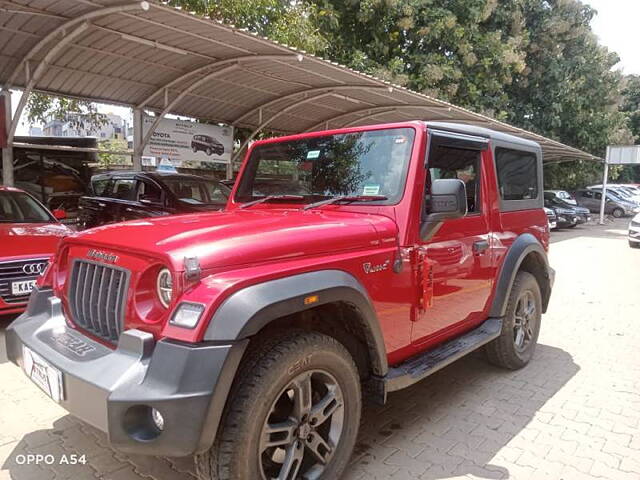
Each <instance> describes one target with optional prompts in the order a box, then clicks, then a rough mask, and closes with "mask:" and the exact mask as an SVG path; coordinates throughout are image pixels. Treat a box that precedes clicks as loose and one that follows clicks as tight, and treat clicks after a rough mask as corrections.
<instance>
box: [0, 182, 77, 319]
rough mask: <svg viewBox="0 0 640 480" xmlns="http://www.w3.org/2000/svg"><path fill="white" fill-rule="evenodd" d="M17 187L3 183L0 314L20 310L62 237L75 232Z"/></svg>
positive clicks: (56, 212) (60, 215)
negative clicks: (4, 185)
mask: <svg viewBox="0 0 640 480" xmlns="http://www.w3.org/2000/svg"><path fill="white" fill-rule="evenodd" d="M64 216H65V212H64V211H62V210H54V211H53V213H52V212H50V211H49V210H47V209H46V208H45V207H44V205H42V204H41V203H40V202H39V201H38V200H36V198H35V197H33V196H31V195H30V194H28V193H27V192H25V191H23V190H20V189H18V188H12V187H3V186H0V245H2V248H0V315H6V314H10V313H20V312H22V311H23V310H24V308H25V306H26V304H27V300H28V298H29V294H30V293H31V290H32V289H33V286H34V285H35V283H36V281H37V279H38V277H39V276H40V275H41V274H42V273H43V272H44V271H45V269H46V267H47V264H48V262H49V259H50V258H51V257H52V256H53V254H54V253H55V251H56V249H57V247H58V243H59V242H60V239H61V238H62V237H64V236H66V235H70V234H71V233H73V231H72V230H71V229H70V228H69V227H67V226H66V225H63V224H61V223H60V220H61V219H63V218H64Z"/></svg>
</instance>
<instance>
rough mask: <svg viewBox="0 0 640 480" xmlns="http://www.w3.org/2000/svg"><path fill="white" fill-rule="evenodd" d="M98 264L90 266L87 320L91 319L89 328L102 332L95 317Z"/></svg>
mask: <svg viewBox="0 0 640 480" xmlns="http://www.w3.org/2000/svg"><path fill="white" fill-rule="evenodd" d="M100 269H101V267H100V265H93V267H92V268H91V284H90V288H91V290H90V291H89V305H88V308H89V320H90V321H91V328H93V330H95V331H96V332H98V333H102V329H101V328H100V319H98V318H97V315H96V314H97V309H96V308H95V307H96V301H97V298H96V297H97V296H98V294H99V293H100V292H99V291H98V285H97V283H98V280H99V279H100V277H99V275H100Z"/></svg>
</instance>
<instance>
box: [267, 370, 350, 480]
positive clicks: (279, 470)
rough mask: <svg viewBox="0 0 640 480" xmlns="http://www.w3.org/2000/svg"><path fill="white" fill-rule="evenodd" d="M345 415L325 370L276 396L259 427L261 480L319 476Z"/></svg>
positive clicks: (303, 375)
mask: <svg viewBox="0 0 640 480" xmlns="http://www.w3.org/2000/svg"><path fill="white" fill-rule="evenodd" d="M344 413H345V412H344V400H343V395H342V390H341V388H340V385H338V382H337V381H336V379H335V378H334V377H333V375H331V374H329V373H328V372H325V371H323V370H312V371H306V372H303V373H301V374H299V375H297V376H296V377H295V378H294V379H293V380H291V382H289V384H288V385H287V386H286V387H285V388H284V389H283V390H282V391H281V392H280V394H279V395H278V397H277V398H276V400H275V402H274V403H273V405H272V406H271V410H270V411H269V414H268V415H267V418H266V420H265V423H264V425H263V427H262V435H261V437H260V445H259V448H260V452H259V454H260V467H261V473H262V478H263V479H264V480H271V479H277V480H294V479H297V478H304V479H308V480H313V479H317V478H319V477H320V476H321V475H322V474H323V472H324V471H325V469H326V468H327V465H328V464H329V462H330V461H331V458H332V457H333V454H334V453H335V450H336V447H337V446H338V443H339V442H340V438H341V436H342V429H343V424H344Z"/></svg>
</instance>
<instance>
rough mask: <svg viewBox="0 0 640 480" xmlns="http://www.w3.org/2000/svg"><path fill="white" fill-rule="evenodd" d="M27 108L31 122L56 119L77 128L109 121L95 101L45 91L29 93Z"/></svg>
mask: <svg viewBox="0 0 640 480" xmlns="http://www.w3.org/2000/svg"><path fill="white" fill-rule="evenodd" d="M25 110H26V114H27V122H28V123H29V124H34V123H43V124H44V123H47V122H48V121H49V120H51V119H56V120H65V121H69V122H70V124H71V126H72V127H73V128H76V129H90V128H92V127H99V126H101V125H104V124H105V123H107V117H106V116H105V115H103V114H101V113H99V112H98V110H97V105H96V104H95V103H91V102H87V101H83V100H77V99H74V98H66V97H56V96H52V95H45V94H43V93H32V94H31V95H29V98H28V99H27V104H26V108H25ZM69 114H72V115H69ZM74 114H77V115H74Z"/></svg>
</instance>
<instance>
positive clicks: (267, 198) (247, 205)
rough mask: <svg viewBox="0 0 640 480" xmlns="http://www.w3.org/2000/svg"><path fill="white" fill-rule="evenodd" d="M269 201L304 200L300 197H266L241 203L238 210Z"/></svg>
mask: <svg viewBox="0 0 640 480" xmlns="http://www.w3.org/2000/svg"><path fill="white" fill-rule="evenodd" d="M271 200H304V197H303V196H302V195H267V196H266V197H262V198H259V199H258V200H254V201H252V202H247V203H243V204H242V205H240V208H248V207H252V206H253V205H258V204H259V203H264V202H269V201H271Z"/></svg>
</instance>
